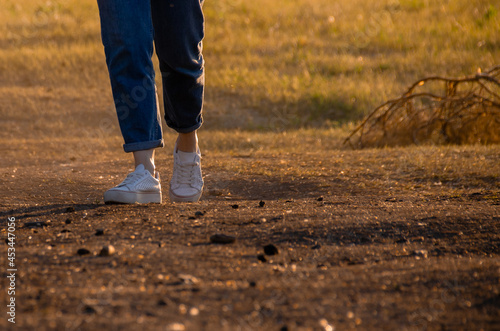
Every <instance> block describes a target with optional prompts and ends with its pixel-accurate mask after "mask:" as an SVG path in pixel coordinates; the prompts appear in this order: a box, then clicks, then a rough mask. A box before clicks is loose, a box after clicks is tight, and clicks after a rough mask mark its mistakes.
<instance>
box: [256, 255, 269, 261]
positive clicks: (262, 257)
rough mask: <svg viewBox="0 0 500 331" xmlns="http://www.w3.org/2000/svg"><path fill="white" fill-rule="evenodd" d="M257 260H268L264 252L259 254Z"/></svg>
mask: <svg viewBox="0 0 500 331" xmlns="http://www.w3.org/2000/svg"><path fill="white" fill-rule="evenodd" d="M257 260H259V261H260V262H264V263H265V262H267V259H266V257H265V256H264V254H259V255H257Z"/></svg>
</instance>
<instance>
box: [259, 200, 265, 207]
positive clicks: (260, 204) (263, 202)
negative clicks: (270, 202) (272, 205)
mask: <svg viewBox="0 0 500 331" xmlns="http://www.w3.org/2000/svg"><path fill="white" fill-rule="evenodd" d="M265 205H266V203H265V201H262V200H261V201H260V202H259V207H260V208H262V207H264V206H265Z"/></svg>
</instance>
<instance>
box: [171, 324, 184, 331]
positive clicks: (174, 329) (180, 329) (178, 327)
mask: <svg viewBox="0 0 500 331" xmlns="http://www.w3.org/2000/svg"><path fill="white" fill-rule="evenodd" d="M166 330H167V331H184V330H186V327H185V326H184V324H182V323H172V324H169V325H167V329H166Z"/></svg>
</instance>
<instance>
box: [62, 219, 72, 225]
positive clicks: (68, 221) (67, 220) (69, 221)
mask: <svg viewBox="0 0 500 331" xmlns="http://www.w3.org/2000/svg"><path fill="white" fill-rule="evenodd" d="M71 222H72V221H71V219H69V218H68V219H66V221H64V223H66V224H71Z"/></svg>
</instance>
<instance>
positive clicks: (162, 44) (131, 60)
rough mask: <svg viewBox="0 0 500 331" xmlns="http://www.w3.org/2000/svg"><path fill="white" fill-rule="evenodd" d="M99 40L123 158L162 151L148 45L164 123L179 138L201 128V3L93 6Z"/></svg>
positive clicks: (139, 1) (132, 1) (128, 0)
mask: <svg viewBox="0 0 500 331" xmlns="http://www.w3.org/2000/svg"><path fill="white" fill-rule="evenodd" d="M97 3H98V5H99V14H100V18H101V35H102V42H103V45H104V51H105V54H106V63H107V65H108V70H109V76H110V80H111V87H112V91H113V98H114V101H115V107H116V112H117V115H118V121H119V123H120V129H121V132H122V135H123V138H124V140H125V144H124V145H123V148H124V150H125V152H134V151H139V150H145V149H151V148H156V147H163V137H162V129H161V120H160V113H159V109H158V108H157V102H156V87H155V83H154V82H155V72H154V69H153V63H152V60H151V58H152V56H153V42H154V44H155V46H156V54H157V56H158V59H159V62H160V71H161V74H162V80H163V99H164V105H165V120H166V123H167V125H168V126H169V127H171V128H172V129H174V130H176V131H177V132H180V133H188V132H192V131H194V130H196V129H198V128H199V127H200V126H201V124H202V122H203V119H202V116H201V112H202V105H203V90H204V83H205V75H204V61H203V56H202V53H201V51H202V39H203V37H204V18H203V12H202V1H200V0H150V1H148V0H97Z"/></svg>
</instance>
